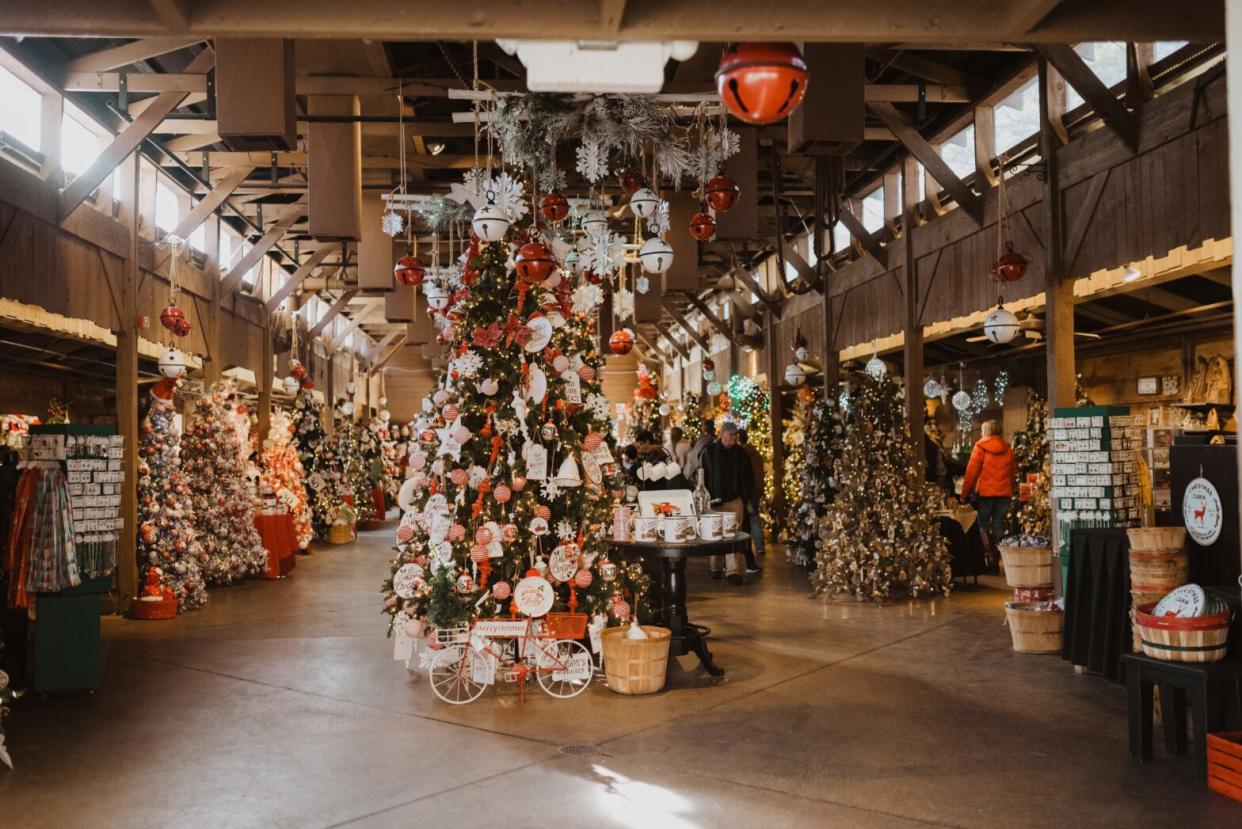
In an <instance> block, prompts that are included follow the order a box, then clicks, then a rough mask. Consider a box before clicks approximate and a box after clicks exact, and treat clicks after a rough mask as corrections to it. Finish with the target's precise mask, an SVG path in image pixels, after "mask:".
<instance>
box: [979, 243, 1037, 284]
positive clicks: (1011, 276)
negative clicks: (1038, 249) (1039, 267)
mask: <svg viewBox="0 0 1242 829" xmlns="http://www.w3.org/2000/svg"><path fill="white" fill-rule="evenodd" d="M1005 251H1006V252H1005V253H1004V254H1003V255H1002V256H1001V257H1000V258H999V259H997V260H996V261H995V262H993V263H992V264H991V265H989V266H988V278H989V279H991V280H993V281H994V282H1017V281H1018V280H1019V279H1021V278H1022V277H1023V276H1025V275H1026V266H1027V264H1028V263H1027V261H1026V257H1025V256H1023V255H1022V254H1020V253H1017V252H1016V251H1014V249H1013V242H1006V243H1005Z"/></svg>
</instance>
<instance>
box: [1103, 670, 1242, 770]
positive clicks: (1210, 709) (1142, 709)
mask: <svg viewBox="0 0 1242 829" xmlns="http://www.w3.org/2000/svg"><path fill="white" fill-rule="evenodd" d="M1121 662H1122V668H1123V670H1124V671H1125V674H1126V686H1127V689H1128V691H1129V705H1128V715H1129V724H1130V756H1131V757H1133V758H1134V759H1136V760H1140V761H1142V762H1144V763H1146V762H1149V761H1150V760H1151V755H1152V708H1153V703H1152V688H1154V687H1155V686H1159V687H1160V713H1161V716H1162V718H1163V720H1164V747H1165V751H1167V752H1169V753H1170V754H1185V753H1186V743H1187V738H1186V697H1188V698H1189V700H1190V707H1191V717H1192V719H1193V720H1194V734H1193V735H1192V737H1193V747H1192V748H1193V751H1194V758H1195V770H1196V771H1198V773H1199V776H1200V777H1206V776H1207V735H1208V732H1209V731H1222V730H1224V729H1225V728H1226V724H1227V717H1228V715H1229V714H1230V713H1232V709H1237V710H1238V713H1239V716H1242V700H1239V689H1242V662H1163V661H1161V660H1159V659H1152V658H1151V657H1150V656H1144V655H1142V654H1137V653H1127V654H1123V655H1122V657H1121ZM1183 693H1184V694H1185V696H1183Z"/></svg>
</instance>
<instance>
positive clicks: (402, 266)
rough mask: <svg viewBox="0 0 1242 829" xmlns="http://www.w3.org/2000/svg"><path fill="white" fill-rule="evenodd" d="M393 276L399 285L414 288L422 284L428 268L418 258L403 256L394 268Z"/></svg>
mask: <svg viewBox="0 0 1242 829" xmlns="http://www.w3.org/2000/svg"><path fill="white" fill-rule="evenodd" d="M392 275H393V278H395V279H396V280H397V284H398V285H405V286H407V287H411V288H412V287H416V286H418V285H421V284H422V281H423V277H424V276H426V275H427V267H426V266H425V265H424V264H423V262H422V260H421V259H419V258H418V257H417V256H402V257H401V258H400V259H398V260H397V264H396V265H394V266H393V268H392Z"/></svg>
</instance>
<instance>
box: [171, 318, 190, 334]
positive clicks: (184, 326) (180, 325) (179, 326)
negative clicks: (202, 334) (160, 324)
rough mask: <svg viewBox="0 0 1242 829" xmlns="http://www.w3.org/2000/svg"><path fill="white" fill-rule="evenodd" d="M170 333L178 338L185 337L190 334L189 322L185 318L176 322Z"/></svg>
mask: <svg viewBox="0 0 1242 829" xmlns="http://www.w3.org/2000/svg"><path fill="white" fill-rule="evenodd" d="M172 332H173V333H174V334H176V335H177V336H178V337H184V336H186V335H187V334H189V333H190V321H189V320H188V319H186V318H185V317H182V318H181V319H179V320H177V322H176V324H175V325H174V326H173V330H172Z"/></svg>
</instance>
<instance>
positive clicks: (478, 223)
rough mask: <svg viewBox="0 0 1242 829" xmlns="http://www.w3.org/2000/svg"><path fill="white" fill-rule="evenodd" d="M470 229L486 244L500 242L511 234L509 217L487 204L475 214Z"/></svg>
mask: <svg viewBox="0 0 1242 829" xmlns="http://www.w3.org/2000/svg"><path fill="white" fill-rule="evenodd" d="M470 227H471V228H472V229H473V230H474V232H475V235H476V236H478V237H479V239H480V240H481V241H484V242H499V241H500V240H501V239H503V238H505V234H506V233H508V232H509V216H508V214H506V213H505V211H503V210H501V209H500V208H499V207H497V206H496V205H494V204H485V205H483V206H482V207H480V208H479V209H478V210H476V211H475V212H474V218H473V219H471V220H470Z"/></svg>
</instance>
